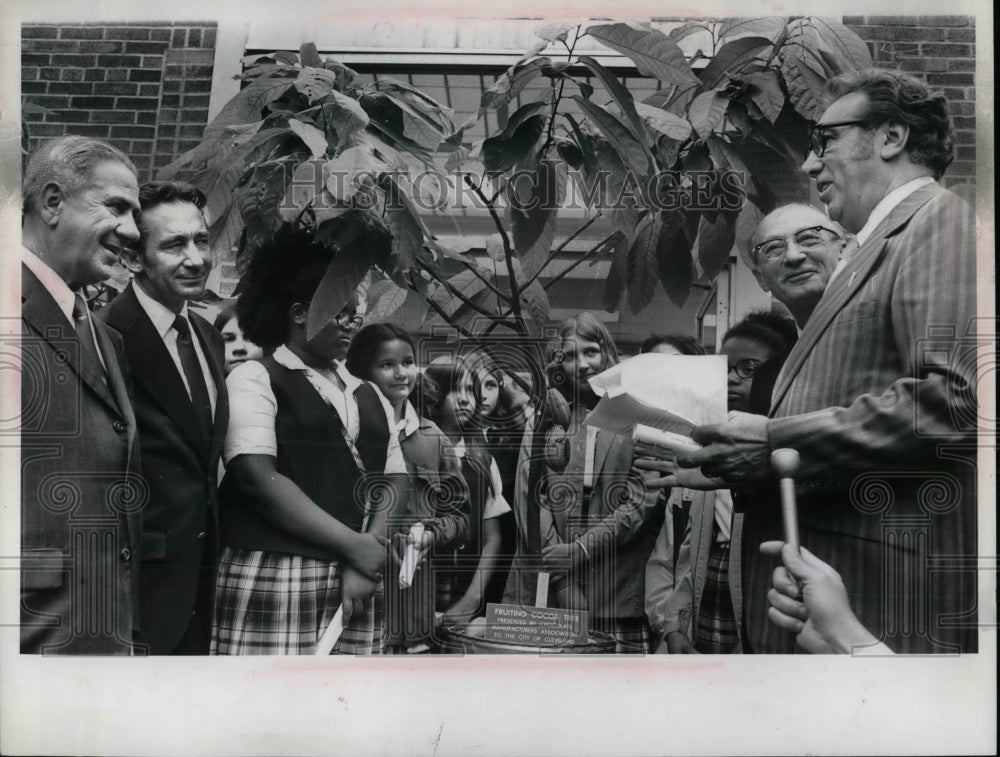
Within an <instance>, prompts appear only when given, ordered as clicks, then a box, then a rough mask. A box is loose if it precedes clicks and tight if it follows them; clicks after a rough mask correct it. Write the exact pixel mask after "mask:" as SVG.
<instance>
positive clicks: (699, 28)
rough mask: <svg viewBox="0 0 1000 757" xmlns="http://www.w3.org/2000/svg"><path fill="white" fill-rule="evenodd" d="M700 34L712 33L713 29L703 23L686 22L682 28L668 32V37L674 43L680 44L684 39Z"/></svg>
mask: <svg viewBox="0 0 1000 757" xmlns="http://www.w3.org/2000/svg"><path fill="white" fill-rule="evenodd" d="M698 32H711V29H710V27H709V25H708V24H707V23H705V22H702V21H685V22H684V23H683V24H681V25H680V26H678V27H676V28H674V29H671V30H670V31H669V32H667V36H668V37H670V39H672V40H673V41H674V42H680V41H681V40H682V39H685V38H687V37H690V36H691V35H692V34H697V33H698Z"/></svg>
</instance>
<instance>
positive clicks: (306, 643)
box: [212, 227, 388, 654]
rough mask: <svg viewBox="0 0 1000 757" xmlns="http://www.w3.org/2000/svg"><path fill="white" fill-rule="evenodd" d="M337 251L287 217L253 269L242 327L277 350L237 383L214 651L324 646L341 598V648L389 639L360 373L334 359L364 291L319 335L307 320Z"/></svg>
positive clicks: (365, 649) (373, 646) (232, 383)
mask: <svg viewBox="0 0 1000 757" xmlns="http://www.w3.org/2000/svg"><path fill="white" fill-rule="evenodd" d="M332 254H333V252H332V251H331V250H330V249H329V248H325V247H324V246H322V245H319V244H315V243H314V242H313V241H312V240H311V238H309V237H308V236H306V235H305V234H303V233H302V232H299V231H293V230H291V229H289V228H288V227H285V228H283V229H282V230H281V231H279V233H278V234H277V235H276V237H275V238H274V239H273V240H271V242H270V243H269V244H267V245H265V246H264V247H262V248H261V249H260V250H259V251H258V252H257V254H256V255H255V256H254V258H253V259H252V261H251V263H250V266H249V269H248V270H247V273H246V275H245V276H244V278H243V287H244V290H243V293H242V295H241V297H240V300H239V303H238V305H237V311H236V312H237V318H238V319H239V325H240V328H241V329H242V330H243V332H244V333H245V334H246V336H247V338H249V339H251V340H252V341H253V342H255V343H256V344H258V345H260V346H261V347H262V348H263V349H264V350H265V353H266V354H267V355H268V356H267V357H265V358H262V359H261V360H259V361H257V360H254V361H248V362H245V363H243V364H242V365H240V366H238V367H237V368H235V369H234V370H233V372H232V373H231V374H230V375H229V377H228V379H227V382H226V383H227V387H228V389H229V395H230V403H231V408H232V412H231V414H230V426H229V433H228V436H227V438H226V447H225V453H224V459H225V463H226V476H225V479H224V481H223V484H222V487H221V488H220V512H219V517H220V532H221V540H222V544H223V546H224V551H223V553H222V556H221V560H220V565H219V572H218V577H217V583H216V603H215V613H214V619H213V624H212V653H213V654H312V653H313V652H314V649H315V647H316V644H317V642H318V640H319V638H320V637H321V636H322V634H323V631H324V630H325V629H326V628H327V626H328V625H329V624H330V622H331V620H332V619H333V617H334V614H335V613H336V611H337V609H338V607H340V606H341V605H343V608H344V621H345V630H344V633H343V634H342V636H341V637H340V641H339V642H338V644H337V646H336V647H335V648H334V652H335V653H340V654H368V653H372V652H373V651H378V649H379V647H380V639H379V636H378V629H379V624H376V623H375V622H374V617H375V614H376V612H377V611H378V610H377V608H376V607H375V605H376V604H377V601H378V598H379V595H378V593H377V589H378V587H379V583H380V581H381V573H382V570H383V565H384V562H385V557H386V550H385V539H384V538H383V537H381V536H379V535H377V531H378V525H377V523H373V524H367V523H366V520H367V519H366V512H365V502H364V500H363V497H362V496H359V493H360V492H363V490H364V487H363V486H362V485H361V483H362V481H363V476H364V470H363V469H364V461H363V460H362V455H361V454H359V452H358V447H359V446H361V445H362V444H364V440H363V439H362V440H359V434H360V433H361V428H362V427H363V426H365V423H363V422H362V419H361V418H360V414H359V401H360V400H359V399H358V398H356V396H355V392H356V391H358V388H359V385H360V382H359V381H357V380H356V379H354V378H353V377H351V376H350V375H349V374H348V373H347V372H346V371H344V370H343V369H342V368H341V367H340V366H339V365H338V364H337V363H336V362H335V361H336V360H338V359H342V358H343V357H344V355H345V353H346V352H347V347H348V344H349V342H350V337H351V334H352V331H353V330H354V329H355V328H357V326H358V325H359V323H360V318H359V317H358V316H356V314H355V312H354V308H355V303H353V302H351V303H348V305H347V306H346V307H345V308H344V309H343V310H342V311H341V313H339V314H338V315H337V316H336V317H335V318H334V319H332V320H331V321H330V322H329V323H327V324H326V325H325V326H323V327H322V328H321V329H320V330H319V332H318V333H316V334H314V335H313V336H311V337H310V336H309V335H308V333H307V328H306V321H307V316H308V312H309V304H310V301H311V299H312V297H313V294H314V292H315V291H316V288H317V286H318V285H319V282H320V280H321V279H322V278H323V275H324V274H325V272H326V269H327V266H328V265H329V262H330V260H331V258H332ZM358 397H361V393H360V392H358ZM376 410H377V412H378V416H379V418H380V419H381V424H382V427H383V428H384V427H385V422H384V421H385V419H384V416H383V415H382V412H381V408H380V407H378V406H377V405H376ZM368 425H370V424H368ZM387 435H388V431H387V429H385V430H384V438H383V439H382V441H381V444H382V450H383V454H384V449H385V438H387ZM377 444H378V442H375V445H376V446H377ZM369 446H371V445H369ZM376 457H377V456H376ZM369 459H372V458H371V456H369ZM379 472H381V471H379ZM367 525H372V528H371V529H370V530H371V531H373V532H372V533H365V530H366V529H365V527H366V526H367Z"/></svg>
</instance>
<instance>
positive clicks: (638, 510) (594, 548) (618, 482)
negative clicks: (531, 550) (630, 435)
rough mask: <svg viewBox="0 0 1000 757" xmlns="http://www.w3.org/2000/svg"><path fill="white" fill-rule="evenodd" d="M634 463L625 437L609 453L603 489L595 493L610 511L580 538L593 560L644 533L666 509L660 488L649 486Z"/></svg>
mask: <svg viewBox="0 0 1000 757" xmlns="http://www.w3.org/2000/svg"><path fill="white" fill-rule="evenodd" d="M611 455H613V457H610V456H611ZM631 465H632V444H631V442H630V441H628V440H624V439H622V440H621V441H620V442H619V443H617V444H616V449H615V450H613V451H612V452H609V459H608V461H607V463H606V464H605V466H604V469H603V471H602V472H601V477H600V490H599V491H595V493H594V496H599V497H601V499H602V504H603V506H604V508H605V509H606V510H608V514H607V515H606V516H605V517H604V518H602V519H601V520H600V521H598V522H597V523H595V524H593V525H592V526H591V527H590V528H589V529H587V531H586V532H585V533H583V534H581V535H580V537H579V540H580V541H581V542H582V543H583V545H584V546H585V547H586V548H587V552H588V554H589V556H590V559H592V560H593V559H596V557H597V556H598V555H602V556H603V555H604V554H605V553H607V552H608V551H610V550H612V549H613V548H614V547H618V546H623V545H625V544H629V543H630V542H632V541H633V540H635V539H637V538H640V537H642V536H643V535H645V534H646V533H647V531H648V529H649V528H651V524H652V523H654V522H655V519H656V517H657V514H658V513H660V512H662V511H663V509H664V503H663V502H662V501H661V500H660V490H659V489H647V488H646V487H645V486H644V485H643V483H642V477H641V476H640V475H639V474H638V473H637V472H634V471H632V470H631Z"/></svg>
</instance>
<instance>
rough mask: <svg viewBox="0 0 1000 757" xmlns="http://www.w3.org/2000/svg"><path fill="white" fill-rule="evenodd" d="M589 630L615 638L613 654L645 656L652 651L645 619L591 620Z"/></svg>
mask: <svg viewBox="0 0 1000 757" xmlns="http://www.w3.org/2000/svg"><path fill="white" fill-rule="evenodd" d="M590 630H591V631H599V632H601V633H607V634H611V635H612V636H614V637H615V654H647V653H648V652H652V651H653V650H652V649H651V648H650V645H651V644H652V633H650V630H649V623H648V622H646V618H591V619H590Z"/></svg>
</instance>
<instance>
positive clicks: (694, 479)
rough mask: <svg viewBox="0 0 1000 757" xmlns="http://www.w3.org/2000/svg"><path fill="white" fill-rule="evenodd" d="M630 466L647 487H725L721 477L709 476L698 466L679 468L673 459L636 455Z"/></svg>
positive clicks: (704, 488)
mask: <svg viewBox="0 0 1000 757" xmlns="http://www.w3.org/2000/svg"><path fill="white" fill-rule="evenodd" d="M632 466H633V467H634V468H635V469H636V470H637V471H638V472H639V474H640V475H641V476H642V483H643V484H644V485H645V486H646V488H647V489H666V488H669V487H673V486H682V487H684V488H685V489H701V490H711V489H724V488H726V484H725V482H724V481H723V480H722V479H721V478H709V477H708V476H706V475H705V474H704V473H702V472H701V470H700V469H698V468H681V467H680V466H679V465H678V464H677V462H676V461H675V460H662V459H657V458H653V457H637V458H636V459H635V460H634V461H633V462H632Z"/></svg>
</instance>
